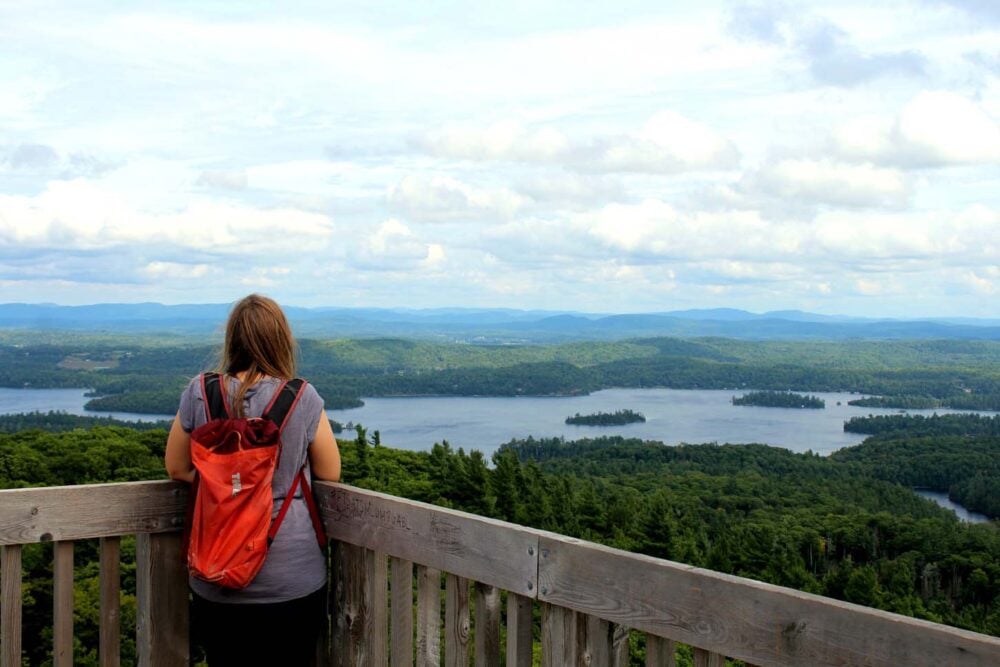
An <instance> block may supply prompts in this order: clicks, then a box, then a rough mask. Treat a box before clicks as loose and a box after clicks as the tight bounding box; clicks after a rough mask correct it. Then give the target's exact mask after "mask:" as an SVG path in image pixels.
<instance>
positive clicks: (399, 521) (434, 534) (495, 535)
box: [314, 482, 538, 595]
mask: <svg viewBox="0 0 1000 667" xmlns="http://www.w3.org/2000/svg"><path fill="white" fill-rule="evenodd" d="M314 490H315V492H316V500H317V503H318V504H319V506H320V511H321V513H322V514H323V519H324V524H325V526H326V530H327V534H328V535H330V537H331V538H334V539H338V540H343V541H345V542H350V543H351V544H358V545H361V546H364V547H367V548H369V549H374V550H377V551H381V552H384V553H387V554H389V555H390V556H395V557H397V558H404V559H407V560H410V561H413V562H414V563H421V564H423V565H426V566H428V567H432V568H434V569H437V570H441V571H443V572H450V573H452V574H456V575H458V576H460V577H464V578H466V579H470V580H472V581H481V582H483V583H485V584H490V585H491V586H497V587H498V588H503V589H505V590H509V591H513V592H515V593H521V594H523V595H533V594H534V591H535V589H536V588H537V586H536V583H537V581H536V579H537V557H536V555H537V541H538V538H537V534H536V533H537V531H532V530H530V529H528V528H522V527H520V526H515V525H512V524H508V523H504V522H502V521H497V520H495V519H487V518H483V517H479V516H476V515H474V514H468V513H465V512H458V511H455V510H450V509H444V508H441V507H435V506H433V505H428V504H426V503H420V502H416V501H413V500H404V499H402V498H397V497H395V496H389V495H385V494H382V493H376V492H374V491H367V490H365V489H357V488H353V487H346V486H343V485H338V484H333V483H330V482H317V483H316V485H315V488H314Z"/></svg>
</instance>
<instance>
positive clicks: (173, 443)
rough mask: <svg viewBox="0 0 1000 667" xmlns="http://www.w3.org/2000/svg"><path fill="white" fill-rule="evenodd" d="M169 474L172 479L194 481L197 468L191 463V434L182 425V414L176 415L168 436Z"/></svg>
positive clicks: (167, 456)
mask: <svg viewBox="0 0 1000 667" xmlns="http://www.w3.org/2000/svg"><path fill="white" fill-rule="evenodd" d="M164 463H165V464H166V466H167V474H168V475H170V478H171V479H176V480H179V481H181V482H193V481H194V475H195V469H194V465H192V463H191V435H190V434H189V433H187V432H186V431H185V430H184V428H183V427H182V426H181V416H180V414H178V415H177V416H176V417H174V423H173V424H172V425H171V427H170V435H168V436H167V453H166V456H164Z"/></svg>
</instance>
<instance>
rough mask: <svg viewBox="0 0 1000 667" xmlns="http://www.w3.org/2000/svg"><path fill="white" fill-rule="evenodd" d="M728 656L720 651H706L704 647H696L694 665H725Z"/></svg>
mask: <svg viewBox="0 0 1000 667" xmlns="http://www.w3.org/2000/svg"><path fill="white" fill-rule="evenodd" d="M725 666H726V658H725V656H723V655H720V654H718V653H713V652H712V651H706V650H705V649H703V648H698V647H697V646H696V647H695V648H694V667H725Z"/></svg>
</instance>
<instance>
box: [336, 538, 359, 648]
mask: <svg viewBox="0 0 1000 667" xmlns="http://www.w3.org/2000/svg"><path fill="white" fill-rule="evenodd" d="M356 549H357V547H355V546H353V545H351V544H347V543H346V542H332V543H331V544H330V597H331V598H332V602H333V618H332V619H331V623H330V625H331V627H330V658H331V662H332V663H333V664H334V665H337V666H338V667H340V666H342V665H347V664H348V663H347V659H346V657H345V656H346V655H347V652H348V646H349V644H350V631H349V627H348V626H349V624H350V619H351V615H350V613H349V609H348V602H347V600H348V596H349V592H348V590H347V589H348V586H349V574H350V573H349V572H348V570H349V568H350V563H351V554H352V553H353V552H354V550H356Z"/></svg>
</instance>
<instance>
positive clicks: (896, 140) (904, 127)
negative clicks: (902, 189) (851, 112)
mask: <svg viewBox="0 0 1000 667" xmlns="http://www.w3.org/2000/svg"><path fill="white" fill-rule="evenodd" d="M833 148H834V150H835V151H837V152H838V153H839V154H840V155H842V156H844V157H845V158H848V159H861V160H871V161H873V162H876V163H879V164H898V165H901V166H912V167H939V166H947V165H955V164H976V163H989V162H997V161H1000V125H998V124H997V122H996V120H994V119H993V118H992V117H991V116H990V115H989V114H988V113H986V111H985V110H984V109H983V107H982V106H981V105H979V104H976V103H975V102H973V101H971V100H969V99H968V98H966V97H964V96H962V95H959V94H956V93H954V92H948V91H933V92H926V91H925V92H922V93H920V94H919V95H917V96H916V97H915V98H913V99H912V100H911V101H910V102H909V103H908V104H907V105H906V106H905V107H904V108H903V109H902V111H901V112H900V113H899V115H898V116H897V117H896V118H894V119H892V120H886V119H881V118H877V117H860V118H857V119H854V120H852V121H849V122H848V123H845V124H844V125H842V126H840V127H839V128H837V129H836V130H835V132H834V136H833Z"/></svg>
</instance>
